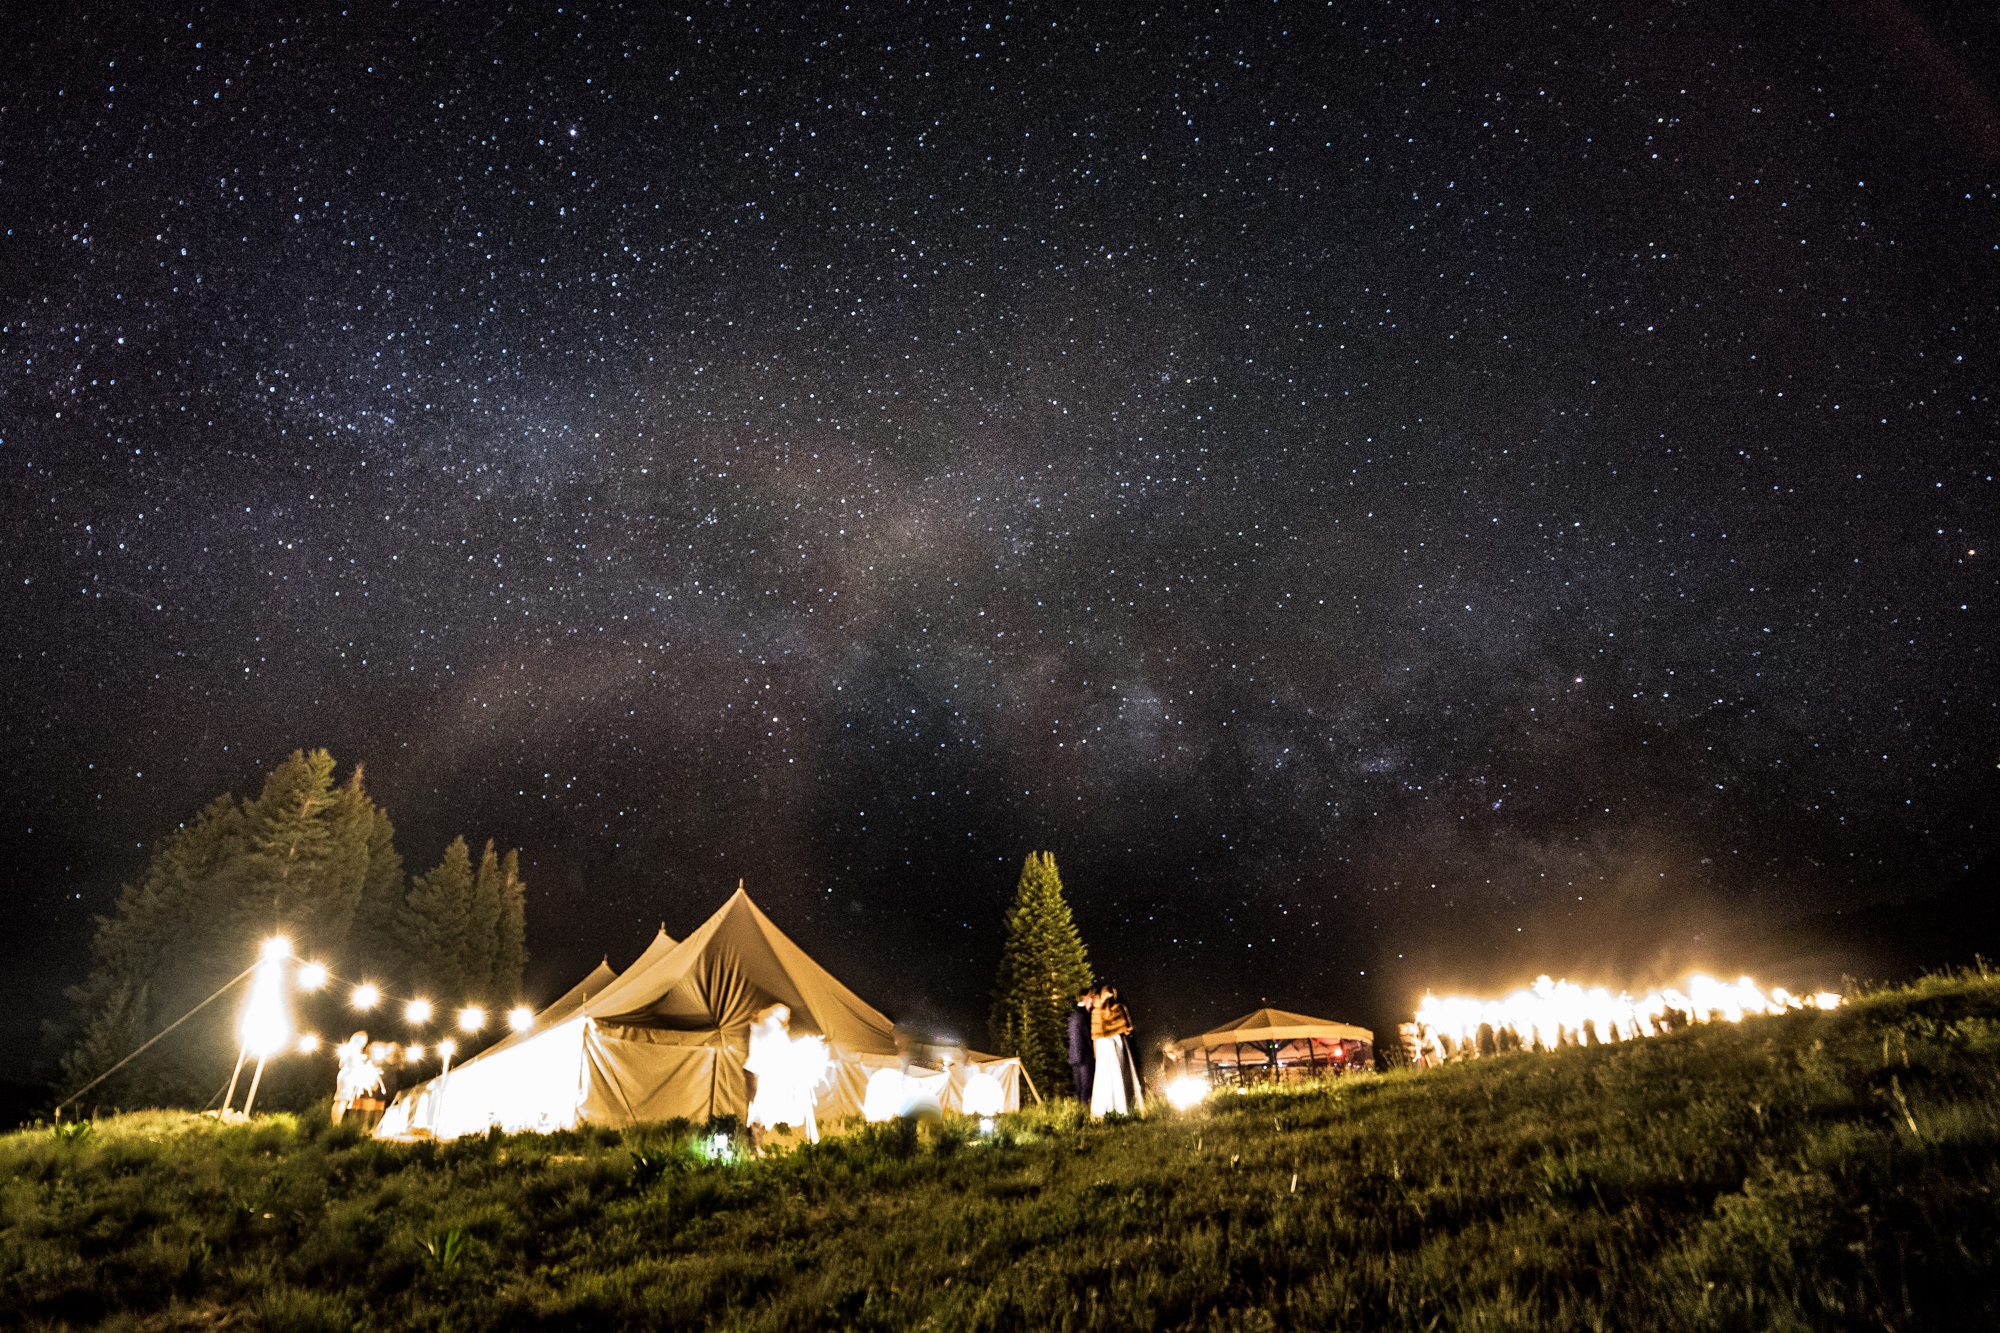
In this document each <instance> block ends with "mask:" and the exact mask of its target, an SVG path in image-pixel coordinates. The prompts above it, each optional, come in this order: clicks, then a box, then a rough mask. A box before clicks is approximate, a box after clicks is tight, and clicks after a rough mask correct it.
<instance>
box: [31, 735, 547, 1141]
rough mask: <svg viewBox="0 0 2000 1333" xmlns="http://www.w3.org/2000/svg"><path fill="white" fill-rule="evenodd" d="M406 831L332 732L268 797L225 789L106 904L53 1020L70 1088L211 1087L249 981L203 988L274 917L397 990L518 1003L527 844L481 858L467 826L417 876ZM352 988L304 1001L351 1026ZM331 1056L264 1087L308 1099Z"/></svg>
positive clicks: (205, 1093)
mask: <svg viewBox="0 0 2000 1333" xmlns="http://www.w3.org/2000/svg"><path fill="white" fill-rule="evenodd" d="M395 839H396V830H395V828H394V827H393V826H392V825H391V824H390V822H389V816H388V812H387V811H385V810H383V809H382V808H381V807H379V806H377V805H376V804H375V802H374V800H373V798H371V797H370V796H369V795H368V792H367V789H366V786H365V784H364V782H363V779H362V771H361V768H360V767H359V766H358V765H357V766H356V767H355V768H354V769H353V770H351V771H350V772H349V774H348V776H347V778H346V780H345V781H336V780H335V767H334V760H333V756H332V755H331V754H329V753H327V752H326V751H325V750H312V751H303V750H294V751H293V752H292V754H291V756H290V757H289V758H287V759H285V760H284V761H283V762H281V763H279V764H276V765H274V766H273V767H272V769H271V772H270V775H269V776H268V777H267V778H266V779H265V781H264V786H263V789H262V791H260V792H259V793H258V795H257V796H256V797H254V798H248V799H238V798H237V797H235V796H231V795H222V796H218V797H216V798H215V799H214V800H213V801H211V802H209V804H208V805H207V807H206V808H204V809H203V810H201V811H200V813H199V814H197V815H195V816H194V817H193V818H191V819H189V820H188V822H187V823H185V824H183V825H181V826H180V827H179V828H178V829H176V830H175V831H174V832H173V833H171V834H170V835H168V836H167V837H166V838H165V839H164V840H163V841H162V842H161V844H160V847H159V850H158V851H157V852H156V853H155V854H154V856H153V858H152V862H151V864H149V865H148V866H147V867H146V873H145V876H144V878H142V879H141V880H139V881H138V882H137V883H135V884H128V885H126V886H125V888H124V890H123V891H122V892H121V893H120V894H119V897H118V905H117V907H116V909H115V910H114V911H113V912H112V914H111V915H110V916H107V917H101V918H99V919H98V923H97V935H96V938H95V940H94V941H93V942H92V947H91V970H90V975H89V977H88V978H87V979H86V980H85V981H84V982H83V984H82V985H80V986H77V987H74V988H72V989H71V990H70V992H69V996H68V998H69V1001H70V1005H71V1009H70V1017H69V1018H68V1020H67V1021H66V1022H65V1023H62V1024H58V1025H55V1026H54V1030H52V1031H51V1033H50V1036H51V1038H52V1040H53V1041H54V1042H55V1044H56V1045H58V1046H59V1047H60V1048H61V1049H62V1055H61V1058H60V1062H59V1069H58V1073H57V1077H56V1079H55V1085H56V1090H57V1092H58V1093H59V1094H67V1093H72V1092H76V1091H78V1090H79V1089H82V1088H85V1087H89V1086H90V1085H92V1083H93V1081H94V1080H96V1079H97V1078H98V1077H99V1076H100V1075H104V1074H107V1073H109V1077H108V1078H105V1079H104V1081H103V1082H101V1083H97V1084H96V1085H95V1087H93V1088H92V1089H91V1094H90V1096H91V1098H92V1100H94V1101H95V1102H97V1103H99V1104H102V1105H108V1106H118V1105H123V1106H132V1105H147V1104H151V1105H181V1106H201V1105H203V1104H204V1103H205V1102H206V1103H209V1104H213V1102H214V1100H216V1099H217V1098H218V1097H219V1095H220V1094H221V1092H222V1089H223V1087H224V1085H225V1084H226V1083H227V1081H228V1079H229V1072H230V1066H231V1060H232V1057H233V1056H234V1053H235V1051H236V1045H237V1044H236V1042H235V1040H234V1039H233V1038H232V1037H231V1036H230V1026H231V1023H232V1021H233V1019H234V1016H235V1014H236V1012H237V1011H238V1009H239V1008H240V1007H241V996H240V993H239V994H236V995H232V996H229V997H227V998H226V999H224V1001H223V1002H221V1003H216V1004H211V1005H209V1007H208V1008H206V1009H200V1008H199V1006H201V1005H202V1004H203V1002H204V998H205V997H208V996H211V995H213V994H214V993H215V992H216V991H217V989H218V988H220V987H223V986H225V985H227V984H228V983H229V981H230V978H232V977H234V976H236V975H237V974H238V973H239V972H241V971H242V970H243V969H245V968H246V967H247V966H249V964H251V963H252V962H254V961H255V960H256V958H257V951H258V946H259V944H260V943H261V941H262V940H263V939H264V938H265V937H266V936H269V935H274V934H281V935H285V936H287V937H289V938H290V939H291V940H292V942H293V944H294V946H295V947H296V948H297V950H298V952H299V954H300V955H301V956H302V957H306V958H313V959H317V960H319V961H321V962H323V963H326V964H328V965H330V966H331V967H333V968H334V970H335V972H336V974H337V975H341V976H344V977H346V978H348V979H349V980H350V981H353V980H367V981H372V982H375V983H378V984H380V985H382V986H384V987H385V988H387V989H388V990H389V991H390V992H391V993H392V994H393V993H398V992H401V993H409V992H411V991H415V992H416V993H420V994H423V995H426V996H429V997H431V998H433V999H436V1000H438V1001H440V1002H442V1003H444V1004H446V1005H449V1006H453V1007H455V1006H457V1005H462V1004H468V1003H479V1004H483V1005H485V1006H486V1007H487V1009H488V1011H489V1012H493V1013H498V1012H499V1011H500V1010H502V1009H504V1008H506V1007H507V1006H509V1005H512V1004H516V1003H519V1001H520V988H521V968H522V965H523V963H524V962H525V961H526V958H527V948H526V945H525V942H524V941H525V938H526V937H525V933H524V932H525V928H526V924H525V923H526V917H525V911H526V909H525V907H524V906H523V903H524V901H525V900H524V897H523V892H524V890H523V886H522V884H521V876H520V861H519V856H518V854H517V853H514V852H508V853H506V854H505V855H504V856H503V855H501V854H500V853H499V852H498V851H497V850H496V849H495V848H494V846H493V844H492V843H490V842H489V843H487V844H486V849H485V852H484V854H483V855H481V856H480V857H479V858H477V861H476V863H475V859H474V857H473V855H472V851H471V849H470V848H469V847H468V846H467V845H466V842H465V839H464V838H458V839H455V840H454V841H453V842H452V843H451V844H450V845H449V846H448V847H446V848H445V852H444V857H443V859H442V860H440V861H439V863H438V865H437V866H436V868H435V869H433V870H431V871H429V872H428V873H426V874H421V875H417V876H414V877H411V876H407V875H405V874H404V873H403V858H402V855H401V854H400V853H399V852H398V851H397V850H396V841H395ZM346 989H347V987H346V986H344V985H342V986H336V987H333V988H332V989H331V990H330V991H329V992H328V993H325V994H322V995H321V996H319V997H316V999H315V998H312V997H301V998H300V1000H299V1008H300V1017H301V1018H303V1019H305V1020H307V1022H308V1023H317V1022H318V1021H319V1020H324V1021H325V1022H326V1023H328V1024H337V1025H341V1026H343V1027H351V1026H352V1024H353V1023H354V1021H355V1020H354V1017H353V1015H351V1014H349V1013H347V1012H346V1011H345V1009H344V1008H343V1006H342V1000H341V994H344V992H345V991H346ZM336 992H338V993H336ZM190 1010H197V1012H195V1014H194V1016H193V1017H192V1019H190V1020H189V1021H188V1022H187V1023H186V1024H185V1025H184V1026H182V1027H180V1028H178V1029H176V1030H175V1031H174V1033H173V1035H171V1036H169V1037H167V1038H165V1039H164V1040H162V1041H161V1042H160V1043H159V1044H158V1045H157V1046H155V1047H153V1048H152V1049H150V1050H148V1051H147V1052H146V1054H145V1055H144V1057H142V1058H141V1059H139V1060H134V1061H133V1062H132V1063H131V1064H129V1065H125V1066H123V1067H122V1068H121V1067H120V1062H122V1061H123V1060H125V1059H126V1057H128V1056H130V1055H131V1054H132V1053H133V1052H134V1051H136V1050H138V1049H139V1048H140V1047H141V1045H142V1044H143V1043H144V1042H145V1041H146V1040H147V1039H148V1038H150V1037H152V1036H153V1035H154V1034H156V1033H159V1032H160V1031H162V1030H163V1029H165V1028H167V1027H168V1025H169V1024H172V1023H174V1022H175V1021H176V1020H177V1019H180V1018H181V1017H182V1016H184V1015H187V1014H188V1013H189V1011H190ZM327 1030H329V1031H331V1030H332V1029H331V1027H328V1029H327ZM345 1035H346V1032H345V1031H341V1032H340V1033H339V1034H338V1036H340V1037H344V1036H345ZM336 1039H338V1037H336ZM113 1070H116V1072H115V1073H113V1072H110V1071H113ZM327 1073H328V1067H327V1066H326V1065H325V1064H324V1063H322V1064H319V1065H317V1066H313V1067H306V1066H299V1065H283V1064H281V1066H280V1067H279V1068H277V1069H274V1070H273V1071H272V1078H271V1079H270V1080H269V1081H268V1082H267V1084H266V1090H265V1093H264V1102H263V1104H265V1105H270V1106H276V1107H284V1106H292V1107H297V1106H302V1105H304V1104H306V1102H308V1101H309V1100H310V1099H311V1098H312V1097H313V1096H315V1095H319V1094H323V1093H325V1092H330V1091H331V1088H330V1085H329V1086H327V1087H321V1086H319V1084H320V1083H321V1082H325V1081H326V1077H325V1076H326V1075H327ZM89 1104H90V1102H85V1105H86V1106H87V1105H89Z"/></svg>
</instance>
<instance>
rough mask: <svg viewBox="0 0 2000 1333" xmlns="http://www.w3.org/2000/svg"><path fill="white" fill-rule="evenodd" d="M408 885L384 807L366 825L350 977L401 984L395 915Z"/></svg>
mask: <svg viewBox="0 0 2000 1333" xmlns="http://www.w3.org/2000/svg"><path fill="white" fill-rule="evenodd" d="M407 890H408V886H407V884H406V882H405V876H404V874H403V858H402V855H401V854H400V853H399V852H397V850H396V828H395V825H393V824H391V823H390V822H389V814H388V812H387V811H386V810H381V809H377V810H376V811H375V817H374V819H373V820H371V821H370V823H369V828H368V871H367V873H366V874H365V875H363V876H362V880H361V901H360V902H358V903H357V904H355V908H354V928H353V930H352V931H351V932H350V933H349V935H348V948H347V956H348V960H349V967H350V969H351V970H352V971H353V975H355V976H357V977H361V978H365V979H367V980H371V981H374V982H377V983H381V982H390V983H393V984H395V985H398V986H404V987H406V986H407V985H408V983H409V978H408V977H407V976H406V975H405V973H406V970H407V969H406V967H405V965H404V958H403V947H402V943H401V940H400V937H399V935H398V929H399V922H398V916H399V914H400V913H401V912H402V910H403V898H404V896H405V894H406V893H407Z"/></svg>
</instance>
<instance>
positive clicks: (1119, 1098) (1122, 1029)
mask: <svg viewBox="0 0 2000 1333" xmlns="http://www.w3.org/2000/svg"><path fill="white" fill-rule="evenodd" d="M1131 1031H1132V1014H1131V1011H1130V1010H1128V1009H1126V1007H1125V1006H1124V1004H1123V1003H1121V1002H1120V1001H1119V999H1118V991H1117V988H1116V987H1112V986H1106V987H1104V989H1102V990H1100V991H1099V992H1098V993H1097V998H1096V999H1095V1000H1094V1001H1092V1003H1091V1006H1090V1045H1091V1050H1092V1051H1093V1052H1094V1053H1095V1054H1096V1056H1097V1075H1096V1077H1095V1078H1094V1079H1093V1080H1092V1081H1091V1085H1090V1114H1091V1115H1092V1116H1093V1117H1102V1116H1104V1115H1106V1114H1108V1113H1110V1112H1113V1111H1116V1112H1118V1113H1119V1114H1120V1115H1133V1114H1136V1113H1137V1112H1139V1111H1141V1110H1143V1109H1144V1108H1145V1105H1146V1094H1145V1091H1144V1089H1142V1088H1141V1087H1140V1086H1139V1071H1138V1069H1137V1067H1136V1066H1134V1065H1133V1063H1132V1043H1131V1041H1130V1040H1128V1038H1127V1036H1126V1034H1127V1033H1129V1032H1131Z"/></svg>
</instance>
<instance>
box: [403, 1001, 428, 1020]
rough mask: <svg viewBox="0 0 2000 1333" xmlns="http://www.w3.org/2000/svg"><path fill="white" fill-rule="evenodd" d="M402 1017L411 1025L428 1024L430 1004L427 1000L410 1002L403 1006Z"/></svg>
mask: <svg viewBox="0 0 2000 1333" xmlns="http://www.w3.org/2000/svg"><path fill="white" fill-rule="evenodd" d="M403 1017H404V1018H407V1019H408V1020H410V1022H412V1023H428V1022H430V1021H431V1002H430V1001H429V1000H411V1001H410V1002H409V1003H408V1004H406V1005H404V1006H403Z"/></svg>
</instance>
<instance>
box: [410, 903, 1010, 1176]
mask: <svg viewBox="0 0 2000 1333" xmlns="http://www.w3.org/2000/svg"><path fill="white" fill-rule="evenodd" d="M771 1004H784V1005H786V1006H787V1007H789V1008H790V1010H791V1020H790V1025H789V1030H790V1034H791V1036H792V1037H793V1038H798V1037H801V1036H807V1035H815V1036H820V1037H824V1038H825V1039H826V1042H827V1047H828V1051H829V1054H830V1055H831V1057H832V1068H831V1074H830V1077H829V1079H828V1080H827V1082H825V1083H824V1084H822V1085H821V1092H820V1097H819V1101H818V1102H817V1104H816V1105H815V1106H814V1114H815V1115H816V1116H817V1117H818V1119H819V1121H820V1123H821V1124H822V1125H828V1124H830V1123H832V1122H833V1121H835V1120H837V1119H838V1118H839V1117H842V1116H848V1115H858V1114H861V1113H862V1111H863V1106H864V1103H865V1102H869V1097H868V1092H869V1082H870V1080H871V1078H873V1077H874V1076H875V1075H876V1074H877V1073H878V1071H882V1070H890V1071H903V1073H904V1075H905V1083H906V1085H907V1086H908V1087H909V1088H910V1089H911V1090H912V1092H913V1094H915V1095H920V1096H923V1097H926V1098H928V1099H929V1100H932V1101H935V1102H936V1103H937V1104H938V1105H939V1106H940V1107H941V1108H942V1109H945V1110H953V1111H956V1110H961V1109H963V1107H964V1100H963V1099H964V1093H965V1088H966V1080H967V1079H968V1078H969V1077H971V1076H972V1074H973V1072H974V1070H978V1071H981V1072H983V1073H985V1074H986V1075H988V1076H990V1077H991V1078H992V1079H993V1080H995V1081H996V1082H997V1083H998V1084H999V1087H1000V1091H1001V1095H1002V1097H1003V1099H1004V1108H1003V1109H1006V1110H1015V1109H1018V1108H1019V1106H1020V1075H1021V1064H1020V1061H1019V1060H1016V1059H1004V1060H1003V1059H996V1058H994V1057H992V1056H984V1055H980V1054H978V1053H976V1052H971V1051H968V1052H966V1053H965V1057H964V1059H962V1060H959V1061H956V1062H954V1063H949V1064H946V1065H944V1066H943V1067H941V1068H936V1069H924V1068H922V1067H921V1066H920V1065H919V1066H914V1067H907V1068H906V1065H908V1064H909V1062H908V1060H907V1059H906V1044H903V1043H899V1040H898V1037H897V1034H896V1030H895V1026H894V1025H893V1024H892V1023H890V1021H889V1020H888V1019H887V1018H885V1017H884V1016H883V1015H882V1014H881V1013H879V1012H877V1011H876V1010H875V1009H873V1008H872V1007H870V1006H869V1005H868V1004H867V1003H865V1002H864V1001H863V1000H861V998H860V997H859V996H857V995H855V994H854V992H853V991H851V990H849V989H848V988H847V987H846V986H844V985H842V984H841V982H840V981H839V980H838V979H837V978H836V977H834V975H833V974H832V973H830V972H828V971H827V970H826V969H825V968H823V967H821V966H820V965H819V964H818V963H816V962H814V961H813V959H812V958H811V957H810V956H809V955H808V954H807V953H806V952H805V950H803V949H801V948H800V947H799V946H798V945H797V944H794V943H793V942H792V941H791V939H790V938H788V937H787V936H786V935H785V934H784V933H783V932H782V931H780V930H779V929H778V928H777V927H776V926H775V925H773V924H771V919H770V918H769V917H767V916H765V915H764V913H763V911H762V910H760V909H759V908H758V906H757V905H756V904H755V903H753V902H751V901H750V895H749V894H747V893H746V892H744V891H743V889H742V888H741V887H739V888H738V889H737V890H736V892H735V893H734V894H733V895H731V896H730V899H729V901H728V902H726V903H724V904H723V905H722V907H721V909H720V910H719V911H717V912H716V913H715V915H714V916H711V917H710V918H709V919H708V920H707V921H705V922H703V923H702V925H701V926H700V928H699V929H697V930H696V931H695V932H694V933H693V934H691V935H689V936H688V937H687V938H686V939H685V940H682V941H679V942H678V943H676V942H675V941H674V940H673V939H672V938H670V937H669V936H668V935H667V933H666V932H665V931H664V930H662V931H661V932H660V934H659V935H658V937H657V938H655V939H654V941H653V943H652V944H651V945H650V946H649V947H648V948H647V949H646V951H645V953H643V954H641V955H640V956H639V958H638V960H637V961H636V962H634V963H633V964H632V965H631V966H630V967H628V968H626V969H625V970H624V971H623V972H620V973H618V974H617V975H616V976H615V977H613V976H612V975H611V973H610V969H609V968H608V967H605V966H603V965H602V964H600V965H599V967H598V969H597V970H596V971H595V972H592V973H591V974H590V976H588V977H586V978H585V979H584V980H583V981H581V982H579V983H578V984H577V985H576V986H575V987H573V988H572V989H571V990H570V991H569V992H568V993H567V994H566V995H564V996H563V997H562V999H560V1000H557V1001H556V1002H555V1003H554V1004H552V1005H550V1006H549V1007H548V1008H546V1009H544V1010H542V1011H541V1013H539V1014H537V1015H536V1018H535V1026H534V1028H533V1029H532V1030H531V1031H529V1032H525V1033H519V1034H516V1035H514V1036H511V1037H509V1038H508V1039H507V1040H505V1041H503V1042H500V1043H498V1044H497V1045H495V1046H493V1047H492V1048H491V1049H489V1050H486V1051H484V1052H481V1053H480V1054H479V1055H478V1056H476V1057H474V1058H473V1059H470V1060H468V1061H466V1062H465V1063H464V1064H463V1065H460V1066H458V1067H457V1068H454V1069H453V1070H451V1071H450V1073H449V1074H447V1075H443V1076H441V1077H438V1078H433V1079H430V1080H428V1081H426V1082H424V1083H421V1084H418V1085H417V1086H415V1087H412V1088H408V1089H406V1090H404V1091H403V1092H402V1093H400V1094H398V1096H397V1097H396V1099H395V1101H394V1103H393V1104H391V1106H390V1107H389V1110H388V1113H387V1114H386V1115H385V1116H384V1117H383V1118H382V1123H381V1124H380V1125H379V1126H378V1127H377V1128H376V1131H375V1132H376V1134H377V1136H378V1137H382V1138H406V1137H411V1136H419V1135H426V1134H430V1135H435V1136H436V1137H438V1138H456V1137H457V1136H459V1135H462V1134H475V1133H483V1132H484V1131H485V1130H486V1129H487V1128H488V1127H490V1126H493V1125H498V1126H499V1127H500V1128H501V1129H503V1130H505V1131H507V1132H510V1133H518V1132H521V1131H526V1130H540V1131H548V1130H555V1129H569V1128H573V1127H575V1126H576V1125H578V1124H593V1125H608V1126H624V1125H631V1124H636V1123H639V1122H641V1121H649V1120H667V1119H672V1118H674V1117H676V1116H684V1117H686V1118H688V1119H690V1120H694V1121H703V1120H707V1119H708V1118H709V1117H711V1116H716V1115H734V1116H742V1115H743V1114H744V1113H745V1112H746V1110H747V1109H748V1104H749V1086H748V1080H747V1077H746V1075H745V1072H744V1061H745V1060H746V1059H747V1057H748V1054H749V1032H750V1020H751V1018H752V1016H753V1015H755V1014H756V1013H757V1012H758V1011H760V1010H762V1009H763V1008H765V1007H766V1006H768V1005H771ZM989 1086H990V1085H989ZM879 1100H880V1099H879V1096H878V1097H877V1099H876V1101H875V1102H872V1103H869V1104H870V1105H871V1107H873V1106H877V1105H879Z"/></svg>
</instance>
